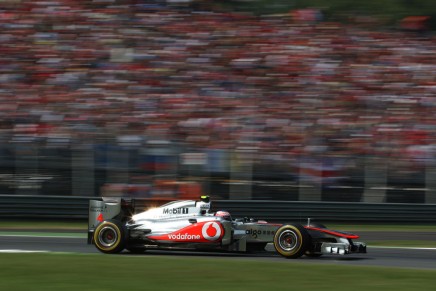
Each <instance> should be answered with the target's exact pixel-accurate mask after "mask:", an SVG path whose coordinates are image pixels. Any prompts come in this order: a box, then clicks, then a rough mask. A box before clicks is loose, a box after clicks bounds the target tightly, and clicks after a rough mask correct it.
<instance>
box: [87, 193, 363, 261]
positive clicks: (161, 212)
mask: <svg viewBox="0 0 436 291" xmlns="http://www.w3.org/2000/svg"><path fill="white" fill-rule="evenodd" d="M133 202H134V201H133ZM133 202H132V201H130V202H128V201H127V200H124V199H121V198H118V199H115V200H114V198H110V200H108V199H106V198H103V199H102V201H100V200H91V201H90V205H89V228H88V243H89V244H94V245H95V246H96V247H97V249H98V250H99V251H101V252H103V253H119V252H121V251H123V250H124V249H127V250H128V251H130V252H134V253H140V252H144V251H145V250H147V249H150V248H152V249H173V250H174V249H184V250H207V251H229V252H255V251H264V250H265V247H266V245H267V244H268V243H272V244H273V245H274V248H275V249H276V251H277V252H278V253H279V254H280V255H282V256H284V257H286V258H298V257H301V256H302V255H306V256H310V257H318V256H321V255H323V254H338V255H345V254H350V253H366V245H365V244H364V243H361V242H353V239H356V238H358V237H359V236H357V235H354V234H350V233H344V232H340V231H334V230H329V229H327V228H325V227H324V226H323V225H320V224H310V220H309V222H308V224H307V225H301V224H295V223H292V224H271V223H267V222H266V221H261V220H255V219H252V218H241V219H232V217H231V215H230V213H228V212H226V211H217V212H215V213H212V212H210V208H211V202H210V200H209V197H208V196H202V197H201V200H200V201H193V200H182V201H173V202H170V203H167V204H165V205H163V206H160V207H158V208H153V209H149V210H147V211H144V212H140V213H137V214H135V213H134V207H133V206H132V204H133Z"/></svg>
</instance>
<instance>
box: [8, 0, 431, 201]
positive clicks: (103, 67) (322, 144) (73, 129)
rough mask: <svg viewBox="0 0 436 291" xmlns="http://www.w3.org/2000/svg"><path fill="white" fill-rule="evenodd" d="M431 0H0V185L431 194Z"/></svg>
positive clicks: (149, 193) (34, 189) (323, 195)
mask: <svg viewBox="0 0 436 291" xmlns="http://www.w3.org/2000/svg"><path fill="white" fill-rule="evenodd" d="M326 2H328V3H326ZM362 2H365V1H362ZM435 6H436V5H435V4H434V1H431V0H429V1H425V0H416V1H402V0H397V1H395V0H391V1H366V2H365V3H356V2H355V1H351V0H350V1H346V0H331V1H299V0H294V1H292V0H289V1H285V0H282V1H278V0H276V1H274V0H269V1H255V0H252V1H224V0H221V1H220V0H214V1H212V0H210V1H208V0H203V1H201V0H197V1H194V0H192V1H189V0H185V1H182V0H167V1H164V0H162V1H146V0H94V1H92V0H87V1H81V0H58V1H51V0H50V1H30V0H1V1H0V27H1V29H0V193H1V194H18V195H23V194H28V195H69V196H101V195H106V196H110V195H112V196H129V197H141V198H153V197H168V198H173V197H181V198H190V197H191V196H193V197H198V195H200V194H202V193H203V194H209V195H211V196H212V197H213V198H218V199H267V200H293V201H353V202H374V203H377V202H408V203H436V179H435V178H436V113H435V110H434V109H435V106H436V35H435V33H434V29H435V18H436V7H435Z"/></svg>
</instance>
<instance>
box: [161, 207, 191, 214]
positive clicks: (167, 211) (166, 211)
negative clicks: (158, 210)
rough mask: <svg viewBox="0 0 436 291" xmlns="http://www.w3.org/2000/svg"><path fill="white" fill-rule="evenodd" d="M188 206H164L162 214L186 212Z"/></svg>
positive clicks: (187, 211)
mask: <svg viewBox="0 0 436 291" xmlns="http://www.w3.org/2000/svg"><path fill="white" fill-rule="evenodd" d="M188 213H189V208H186V207H183V208H164V210H163V214H188Z"/></svg>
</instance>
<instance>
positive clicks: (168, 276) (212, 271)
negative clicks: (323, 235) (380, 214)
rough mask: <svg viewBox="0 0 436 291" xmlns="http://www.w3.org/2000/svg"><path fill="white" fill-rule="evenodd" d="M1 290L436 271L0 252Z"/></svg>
mask: <svg viewBox="0 0 436 291" xmlns="http://www.w3.org/2000/svg"><path fill="white" fill-rule="evenodd" d="M0 269H1V270H2V271H1V272H0V290H14V291H20V290H23V291H24V290H25V291H29V290H45V291H50V290H53V291H58V290H63V291H68V290H72V291H77V290H102V291H103V290H104V291H110V290H117V291H119V290H178V291H183V290H250V291H253V290H275V291H276V290H347V291H349V290H396V291H402V290H421V291H422V290H434V282H435V281H434V278H435V276H436V271H433V270H416V269H401V268H383V267H358V266H335V265H328V266H327V265H313V264H305V263H303V262H298V261H295V262H290V261H288V260H285V259H283V262H261V261H252V260H245V259H241V260H235V259H226V258H218V257H217V258H212V259H211V258H186V257H168V258H166V257H165V258H162V257H152V256H147V255H145V256H123V255H117V256H107V255H100V254H97V255H77V254H0Z"/></svg>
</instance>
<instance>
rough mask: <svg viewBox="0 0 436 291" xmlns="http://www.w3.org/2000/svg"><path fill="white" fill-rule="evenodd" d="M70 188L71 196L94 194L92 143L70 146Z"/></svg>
mask: <svg viewBox="0 0 436 291" xmlns="http://www.w3.org/2000/svg"><path fill="white" fill-rule="evenodd" d="M71 151H72V157H71V168H72V171H71V175H72V177H71V182H72V183H71V184H72V185H71V188H72V189H71V190H72V194H73V196H90V197H92V196H95V189H94V188H95V187H94V186H95V164H94V147H93V144H79V145H75V144H74V145H72V146H71Z"/></svg>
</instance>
